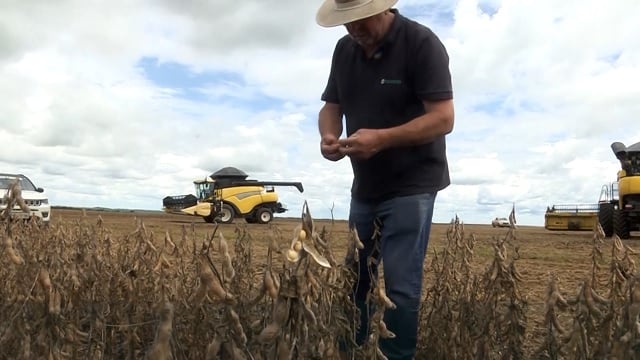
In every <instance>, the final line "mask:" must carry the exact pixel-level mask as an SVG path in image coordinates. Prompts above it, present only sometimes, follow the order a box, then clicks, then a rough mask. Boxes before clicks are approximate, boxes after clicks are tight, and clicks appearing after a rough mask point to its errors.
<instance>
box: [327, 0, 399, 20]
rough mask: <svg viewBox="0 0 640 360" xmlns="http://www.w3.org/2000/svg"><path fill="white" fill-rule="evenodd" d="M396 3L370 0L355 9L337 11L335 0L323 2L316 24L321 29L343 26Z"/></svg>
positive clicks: (384, 9) (387, 0) (385, 0)
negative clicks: (321, 27)
mask: <svg viewBox="0 0 640 360" xmlns="http://www.w3.org/2000/svg"><path fill="white" fill-rule="evenodd" d="M397 2H398V0H372V1H370V2H368V3H366V4H364V5H362V6H359V7H356V8H352V9H345V10H339V9H337V8H336V6H335V0H324V2H323V3H322V5H321V6H320V9H318V13H317V14H316V22H317V23H318V25H320V26H323V27H333V26H339V25H344V24H347V23H350V22H353V21H356V20H360V19H364V18H368V17H370V16H373V15H377V14H380V13H382V12H384V11H386V10H388V9H390V8H391V7H392V6H393V5H395V4H396V3H397Z"/></svg>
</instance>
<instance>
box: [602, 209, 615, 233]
mask: <svg viewBox="0 0 640 360" xmlns="http://www.w3.org/2000/svg"><path fill="white" fill-rule="evenodd" d="M613 211H614V207H613V204H611V203H601V204H600V206H599V209H598V222H599V223H600V227H602V231H604V236H606V237H611V235H613Z"/></svg>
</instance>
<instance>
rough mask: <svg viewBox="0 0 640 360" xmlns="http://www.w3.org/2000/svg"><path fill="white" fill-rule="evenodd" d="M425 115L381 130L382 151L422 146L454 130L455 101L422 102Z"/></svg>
mask: <svg viewBox="0 0 640 360" xmlns="http://www.w3.org/2000/svg"><path fill="white" fill-rule="evenodd" d="M422 104H423V105H424V110H425V114H424V115H422V116H419V117H417V118H415V119H413V120H411V121H409V122H407V123H405V124H402V125H399V126H396V127H392V128H387V129H380V131H379V136H380V140H379V142H380V149H378V150H381V149H386V148H390V147H398V146H409V145H421V144H426V143H428V142H431V141H433V140H434V139H435V138H436V137H439V136H442V135H446V134H449V133H450V132H451V131H452V130H453V124H454V118H455V114H454V109H453V100H440V101H426V100H424V101H422Z"/></svg>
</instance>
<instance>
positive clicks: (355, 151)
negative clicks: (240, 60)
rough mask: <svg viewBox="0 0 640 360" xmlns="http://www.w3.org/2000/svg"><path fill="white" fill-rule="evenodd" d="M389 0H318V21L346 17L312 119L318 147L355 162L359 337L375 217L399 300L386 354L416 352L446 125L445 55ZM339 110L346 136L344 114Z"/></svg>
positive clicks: (449, 104) (449, 112)
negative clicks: (360, 248)
mask: <svg viewBox="0 0 640 360" xmlns="http://www.w3.org/2000/svg"><path fill="white" fill-rule="evenodd" d="M396 2H397V0H325V1H324V3H323V4H322V5H321V7H320V9H319V10H318V13H317V16H316V21H317V23H318V24H319V25H321V26H324V27H332V26H339V25H344V26H345V27H346V30H347V32H348V35H345V36H344V37H343V38H341V39H340V40H339V41H338V42H337V45H336V47H335V50H334V53H333V59H332V63H331V72H330V74H329V79H328V82H327V85H326V88H325V90H324V93H323V94H322V100H323V101H324V102H325V104H324V105H323V107H322V109H321V110H320V113H319V119H318V127H319V130H320V136H321V152H322V155H323V156H324V157H325V158H327V159H329V160H331V161H338V160H340V159H342V158H344V157H345V156H348V157H349V159H350V161H351V165H352V168H353V174H354V178H353V184H352V188H351V207H350V213H349V224H350V226H352V227H355V228H356V229H357V231H358V235H359V237H360V239H361V240H363V242H364V243H365V249H364V250H363V251H361V252H360V261H359V264H360V265H359V266H360V268H359V281H358V283H357V284H356V286H355V288H354V296H355V301H356V304H357V305H358V307H359V309H360V312H361V319H360V320H361V324H360V328H359V331H358V333H357V334H356V340H357V341H358V343H359V344H361V343H362V342H363V341H364V340H365V339H366V337H367V331H368V318H367V313H368V311H367V309H366V305H365V298H366V294H367V292H368V290H369V284H370V281H369V274H368V271H367V267H366V266H367V265H366V264H367V262H366V259H367V257H368V256H369V255H370V254H371V253H372V250H373V241H372V240H371V238H372V236H373V233H374V221H375V222H377V225H376V226H379V227H380V229H381V232H380V240H381V257H382V261H383V266H384V280H385V286H386V289H387V293H388V295H389V297H390V298H391V300H392V301H393V302H394V303H395V304H396V305H397V309H395V310H387V311H386V313H385V318H384V321H385V323H386V325H387V327H388V328H389V330H391V331H392V332H394V333H395V334H396V338H394V339H385V340H382V341H381V343H380V346H381V349H382V350H383V352H384V353H385V355H386V356H387V357H388V358H389V359H412V358H413V357H414V355H415V352H416V343H417V334H418V321H419V314H418V310H419V308H420V299H421V293H422V278H423V264H424V260H425V254H426V250H427V244H428V241H429V232H430V230H431V221H432V215H433V207H434V201H435V198H436V194H437V192H438V191H439V190H442V189H444V188H445V187H447V186H448V185H449V183H450V180H449V170H448V165H447V158H446V149H445V135H446V134H448V133H450V132H451V131H452V129H453V122H454V108H453V100H452V99H453V91H452V86H451V75H450V72H449V57H448V55H447V51H446V49H445V48H444V46H443V44H442V43H441V41H440V40H439V39H438V37H437V36H436V35H435V34H434V33H433V32H432V31H431V30H429V29H428V28H427V27H424V26H422V25H420V24H418V23H416V22H414V21H411V20H409V19H407V18H406V17H404V16H402V15H400V13H399V12H398V11H397V10H396V9H393V8H392V7H393V5H395V3H396ZM343 116H344V117H345V124H346V135H347V137H346V138H342V139H341V138H340V137H341V135H342V132H343V123H342V117H343Z"/></svg>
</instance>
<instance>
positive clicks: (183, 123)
mask: <svg viewBox="0 0 640 360" xmlns="http://www.w3.org/2000/svg"><path fill="white" fill-rule="evenodd" d="M320 3H321V1H319V0H314V1H310V0H309V1H299V0H278V1H275V0H242V1H231V0H210V1H196V0H183V1H174V0H139V1H130V0H110V1H101V0H93V1H84V0H58V1H45V0H3V1H1V2H0V14H2V16H0V98H1V99H2V100H1V101H0V144H2V150H0V172H21V173H24V174H26V175H28V176H29V177H31V178H32V180H33V181H34V182H35V183H36V185H38V186H42V187H44V188H45V189H46V191H47V193H48V194H49V197H50V199H51V200H50V201H51V203H52V204H53V205H69V206H82V207H93V206H103V207H113V208H128V209H153V210H158V209H160V208H161V206H162V198H163V197H164V196H166V195H170V194H188V193H193V185H192V181H193V179H195V178H200V177H203V176H205V175H208V174H210V173H212V172H214V171H216V170H218V169H220V168H222V167H225V166H235V167H237V168H239V169H241V170H243V171H245V172H246V173H248V174H249V175H250V176H251V178H254V179H260V180H291V181H302V182H303V184H304V186H305V192H304V193H303V194H300V193H298V192H297V191H296V190H295V189H293V188H280V189H279V192H280V195H281V199H282V202H283V203H285V205H286V206H287V207H288V208H289V209H291V212H290V213H288V214H287V215H289V216H292V215H296V214H297V213H298V212H299V211H300V210H301V208H302V204H303V202H304V201H305V200H306V201H308V202H309V205H310V209H311V211H312V214H313V215H314V216H315V217H329V216H330V214H331V209H333V216H334V217H335V218H340V219H343V218H346V215H347V213H348V203H349V188H350V184H351V177H352V173H351V168H350V165H349V163H348V160H342V161H340V162H338V163H332V162H329V161H327V160H324V159H323V158H322V156H321V155H320V153H319V137H318V133H317V127H316V122H317V112H318V109H319V108H320V106H321V101H320V94H321V92H322V90H323V89H324V86H325V81H326V78H327V74H328V71H329V64H330V57H331V54H332V51H333V48H334V45H335V41H336V40H337V39H338V38H339V37H341V36H342V35H343V34H344V33H345V30H344V28H342V27H338V28H332V29H325V28H321V27H319V26H317V25H316V24H315V21H314V18H315V12H316V9H317V7H318V6H319V5H320ZM397 7H398V9H399V10H400V12H401V13H402V14H404V15H406V16H409V17H412V18H414V19H416V20H418V21H420V22H421V23H423V24H425V25H427V26H429V27H431V28H432V29H433V30H434V31H435V32H436V33H437V34H438V35H439V36H440V38H441V39H442V41H443V42H444V43H445V45H446V47H447V49H448V51H449V54H450V57H451V70H452V74H453V80H454V93H455V94H454V96H455V106H456V123H455V128H454V131H453V133H451V134H450V135H449V136H448V137H447V142H448V156H449V161H450V168H451V177H452V182H453V183H452V185H451V186H450V187H449V188H447V189H446V190H444V191H442V192H441V193H440V194H439V195H438V199H437V203H436V213H435V215H434V221H436V222H448V221H449V220H450V219H451V218H453V217H455V216H456V215H458V216H459V217H460V218H461V219H462V220H463V221H464V222H467V223H487V222H489V221H490V220H491V219H492V218H493V217H495V216H506V215H508V212H509V210H510V209H511V206H512V204H515V206H516V211H517V214H518V222H519V223H521V224H531V225H542V224H543V223H544V211H545V209H546V207H547V206H549V205H552V204H567V203H594V202H597V200H598V196H599V194H600V188H601V186H602V185H603V184H605V183H607V182H611V181H613V180H615V173H616V170H617V167H618V164H617V161H616V159H615V158H614V156H613V153H612V152H611V149H610V144H611V143H612V142H614V141H621V142H624V143H626V144H628V145H630V144H633V143H636V142H639V141H640V125H638V124H639V122H638V121H639V120H638V119H640V33H639V30H638V25H637V24H640V1H638V0H611V1H608V2H605V1H595V0H564V1H557V0H536V1H533V0H502V1H501V0H484V1H479V0H459V1H456V0H450V1H447V0H400V1H399V2H398V5H397ZM296 216H297V215H296Z"/></svg>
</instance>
